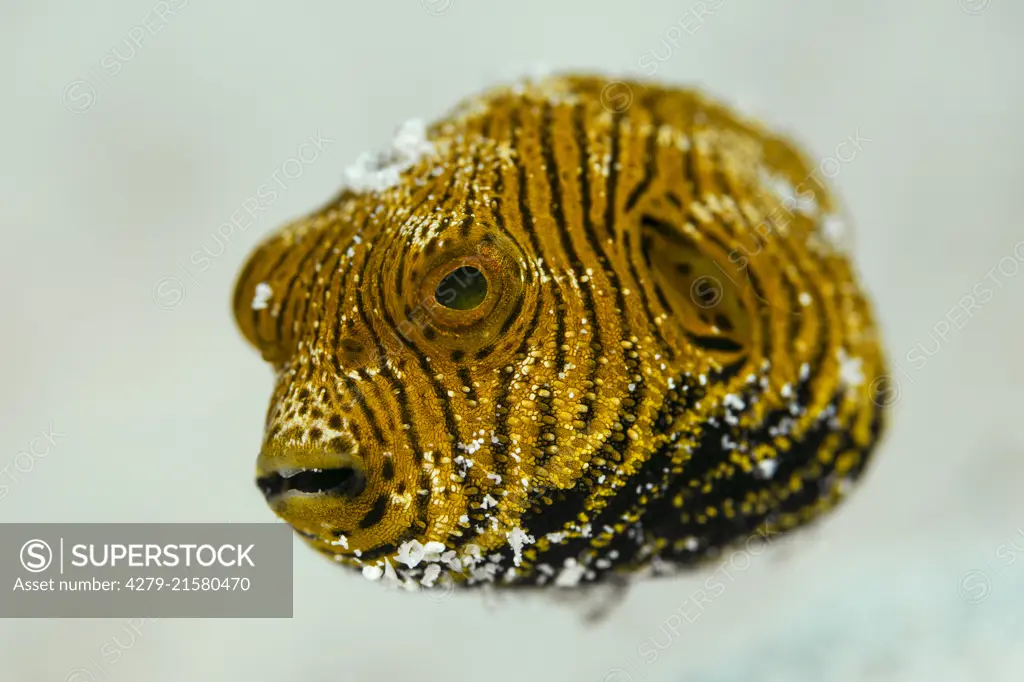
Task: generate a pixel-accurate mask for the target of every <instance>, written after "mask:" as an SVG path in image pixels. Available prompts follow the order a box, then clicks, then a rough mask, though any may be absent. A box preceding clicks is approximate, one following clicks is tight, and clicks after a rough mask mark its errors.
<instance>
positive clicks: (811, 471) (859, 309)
mask: <svg viewBox="0 0 1024 682" xmlns="http://www.w3.org/2000/svg"><path fill="white" fill-rule="evenodd" d="M838 221H839V217H838V216H837V209H836V207H835V204H834V200H833V198H832V197H831V196H830V195H829V193H828V192H827V190H826V188H825V187H824V186H823V185H822V183H821V182H820V181H819V179H818V174H817V173H816V170H815V168H814V167H813V166H812V165H811V164H810V163H809V162H808V161H807V159H806V158H805V157H804V156H803V155H802V154H801V153H800V152H798V151H797V150H796V149H795V148H794V147H793V145H792V144H791V143H790V142H789V141H788V140H786V139H784V138H781V137H777V136H775V135H773V134H772V133H770V132H768V131H767V130H765V129H763V128H762V127H760V126H759V125H758V124H756V123H753V122H749V121H745V120H742V119H740V118H738V117H737V115H736V114H734V113H733V112H731V111H730V110H729V109H727V108H725V107H724V106H722V105H720V104H717V103H715V102H713V101H710V100H709V99H707V98H705V97H704V96H703V95H701V94H700V93H699V92H695V91H690V90H680V89H675V88H669V87H663V86H659V85H656V84H652V83H641V82H625V83H623V82H608V81H606V80H602V79H600V78H595V77H582V76H579V77H577V76H568V77H552V78H548V79H544V80H541V81H536V82H528V83H524V84H519V85H515V86H512V87H500V88H496V89H493V90H490V91H488V92H486V93H484V94H482V95H480V96H478V97H476V98H473V99H470V100H468V101H467V102H465V103H463V104H462V105H461V106H460V107H458V108H457V109H456V110H454V112H453V113H452V114H451V115H450V116H449V117H447V118H445V119H444V120H442V121H440V122H438V123H435V124H433V125H431V126H429V127H425V126H423V125H422V124H416V123H415V122H413V123H409V124H406V125H405V126H404V127H403V128H402V129H401V131H400V132H399V134H398V136H397V138H396V139H395V142H394V144H393V147H392V149H390V150H389V151H388V152H385V153H383V154H380V155H378V156H364V157H362V158H360V160H359V161H358V162H357V163H356V164H355V166H353V168H352V169H350V171H349V186H348V188H347V189H345V190H343V191H342V192H341V193H340V194H339V195H338V196H337V197H336V198H335V199H334V200H333V201H331V202H330V203H328V204H327V205H326V206H324V207H323V208H322V209H320V210H319V211H317V212H315V213H313V214H312V215H310V216H308V217H306V218H304V219H302V220H298V221H297V222H294V223H292V224H290V225H287V226H285V227H284V228H283V229H281V230H280V231H278V232H277V233H275V234H273V235H272V236H270V237H269V238H268V239H267V240H265V241H264V242H263V243H262V244H261V245H259V246H258V247H257V248H256V249H255V251H254V252H253V253H252V254H251V256H250V257H249V259H248V261H247V263H246V264H245V267H244V269H243V271H242V273H241V275H240V277H239V279H238V282H237V285H236V290H235V293H234V311H235V315H236V318H237V322H238V325H239V326H240V328H241V331H242V333H243V334H244V335H245V337H246V338H247V339H248V340H249V341H250V342H251V343H252V344H253V345H254V346H255V347H256V348H257V349H259V351H260V352H261V353H262V355H263V357H264V358H265V359H266V360H267V361H269V362H270V363H272V365H273V367H274V369H275V371H276V376H277V379H276V387H275V390H274V393H273V397H272V399H271V403H270V409H269V411H268V413H267V416H266V431H265V436H264V440H263V445H262V451H261V452H260V455H259V458H258V461H257V473H256V475H257V483H258V485H259V487H260V488H261V490H262V491H263V493H264V495H265V496H266V499H267V502H268V504H269V505H270V507H271V508H272V509H273V510H274V512H275V513H276V514H277V515H279V516H280V517H281V518H283V519H285V520H286V521H287V522H288V523H290V524H291V525H292V526H293V527H294V528H295V530H296V531H297V532H298V533H300V534H301V535H302V536H303V537H304V538H305V539H306V540H307V542H308V543H309V544H310V545H311V546H312V547H314V548H315V549H316V550H318V551H320V552H321V553H323V554H326V555H329V556H332V557H333V558H334V559H335V560H336V561H338V562H340V563H342V564H345V565H347V566H351V567H354V568H357V569H360V570H361V571H362V573H363V574H364V575H365V576H366V577H368V578H370V579H374V580H380V579H383V580H385V581H391V582H401V583H404V584H405V585H406V586H409V587H416V586H420V585H423V586H427V587H431V586H437V585H439V584H441V583H442V582H444V581H447V584H451V583H452V582H454V583H459V584H465V585H484V584H487V585H495V586H523V585H533V586H540V585H549V586H559V587H573V586H578V585H584V584H589V583H595V582H602V581H604V582H611V581H613V580H615V581H618V580H621V579H622V578H623V577H629V576H635V575H641V574H651V573H655V574H658V573H665V572H671V571H673V570H675V569H679V568H684V567H689V566H693V565H695V564H698V563H700V562H702V561H704V560H706V559H708V558H711V557H714V556H716V555H717V554H719V553H720V552H721V551H722V549H723V548H726V547H728V546H730V545H731V544H734V543H737V542H742V541H745V540H747V539H749V538H752V537H758V536H761V537H769V536H772V535H775V534H777V533H781V532H785V531H787V530H789V529H792V528H795V527H797V526H800V525H802V524H805V523H807V522H809V521H811V520H813V519H815V518H817V517H819V516H820V515H822V514H823V513H824V512H826V511H827V510H829V509H830V508H832V507H833V506H834V505H836V503H837V502H838V501H839V500H841V499H842V498H843V497H844V495H845V494H846V493H847V492H848V490H849V489H850V487H851V484H852V483H853V482H854V481H856V480H857V478H858V477H859V476H860V475H861V473H862V472H863V470H864V468H865V465H866V464H867V462H868V459H869V456H870V454H871V452H872V449H873V447H874V445H875V443H876V440H877V439H878V437H879V433H880V431H881V427H882V421H883V410H882V403H883V402H884V401H883V400H880V399H879V396H880V394H882V393H884V391H885V390H886V383H885V375H884V371H885V370H884V359H883V356H882V351H881V349H880V342H879V338H878V336H877V334H876V330H875V327H874V323H873V320H872V313H871V310H870V308H869V303H868V302H867V300H866V299H865V296H864V295H863V294H862V293H861V290H860V288H859V286H858V284H857V282H856V279H855V273H854V271H853V269H852V267H851V264H850V262H849V261H848V259H847V257H846V256H845V255H844V254H843V253H842V251H841V249H839V248H838V247H837V246H836V245H834V244H833V243H832V242H831V241H830V235H831V234H832V233H833V232H834V229H833V228H834V226H835V225H836V224H837V222H838Z"/></svg>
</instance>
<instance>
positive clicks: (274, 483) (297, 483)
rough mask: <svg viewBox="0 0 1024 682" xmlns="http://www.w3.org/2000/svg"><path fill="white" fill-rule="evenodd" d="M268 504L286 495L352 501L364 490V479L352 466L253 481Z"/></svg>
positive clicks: (279, 474) (287, 471) (273, 474)
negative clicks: (324, 496)
mask: <svg viewBox="0 0 1024 682" xmlns="http://www.w3.org/2000/svg"><path fill="white" fill-rule="evenodd" d="M256 486H257V487H258V488H259V489H260V490H261V491H262V492H263V496H264V497H265V498H266V499H267V501H268V502H269V501H270V500H272V499H275V498H279V497H281V496H282V495H285V494H287V493H291V494H304V495H328V496H332V497H343V498H353V497H356V496H358V495H359V493H361V492H363V490H364V489H365V488H366V477H365V476H364V475H363V472H362V470H360V469H359V468H357V467H354V466H343V467H335V468H331V469H282V470H280V471H274V472H271V473H269V474H266V475H264V476H259V477H257V479H256Z"/></svg>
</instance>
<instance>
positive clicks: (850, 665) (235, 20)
mask: <svg viewBox="0 0 1024 682" xmlns="http://www.w3.org/2000/svg"><path fill="white" fill-rule="evenodd" d="M161 15H162V16H161ZM133 39H134V40H135V41H136V42H138V43H139V45H138V46H136V44H135V43H134V42H132V41H133ZM1022 45H1024V5H1022V4H1021V3H1019V2H1015V1H1013V0H905V1H903V2H898V3H893V2H889V1H888V0H843V1H842V2H840V1H838V0H831V1H830V2H818V3H807V2H797V0H777V1H774V2H764V1H763V0H724V1H722V0H703V2H694V1H693V0H677V1H675V2H667V1H663V0H649V1H646V2H635V3H626V2H612V1H610V0H605V1H597V0H572V1H568V0H559V1H558V2H554V1H552V0H546V1H544V2H541V1H539V0H538V1H533V0H529V1H528V0H520V1H519V2H515V3H498V2H480V1H476V2H472V1H470V0H454V2H452V0H436V1H429V2H428V1H427V0H424V2H420V0H402V1H401V2H397V1H391V2H377V3H371V2H362V3H352V2H326V1H324V2H314V1H312V0H306V1H295V2H289V3H252V2H238V1H232V2H216V3H201V2H197V1H196V0H193V1H192V2H187V1H186V0H167V2H157V3H156V4H155V5H154V2H152V1H151V0H117V1H116V2H105V3H72V2H66V1H65V2H49V3H47V2H36V3H29V2H25V1H18V0H4V2H3V3H2V5H0V71H2V73H3V77H2V81H0V82H2V86H3V92H4V104H3V108H2V114H0V122H2V126H0V151H2V164H0V177H2V182H0V229H2V230H3V247H2V248H0V290H2V291H3V292H4V296H5V301H6V305H5V306H4V314H3V316H2V318H0V331H2V335H3V342H2V347H3V353H2V356H0V358H2V359H0V419H2V424H0V426H2V428H0V468H2V467H8V468H7V469H6V470H3V471H5V474H6V476H7V477H8V478H5V479H4V480H0V484H5V485H7V487H8V489H7V490H6V492H5V494H4V495H3V499H0V521H3V522H19V521H72V520H73V521H140V522H141V521H195V522H213V521H268V520H270V512H269V510H268V509H266V507H265V506H264V503H263V500H262V498H261V496H260V495H259V493H258V492H257V490H256V488H255V486H254V485H253V481H252V472H253V465H254V461H255V455H256V449H257V447H258V445H259V442H260V435H261V434H260V428H261V424H262V419H263V413H264V409H265V407H266V403H267V400H268V397H269V391H270V387H271V377H270V374H269V371H268V369H267V368H266V367H265V366H264V365H263V364H262V362H261V361H260V360H259V359H258V358H257V356H256V354H255V353H254V352H253V351H252V350H250V349H249V348H248V347H247V346H245V345H244V344H243V342H242V340H241V338H240V336H239V335H238V334H237V333H236V331H235V329H234V326H233V323H232V320H231V318H230V317H229V312H228V299H229V293H230V288H231V285H232V283H233V279H234V277H235V274H236V272H237V270H238V268H239V265H240V262H241V260H242V259H243V258H244V256H245V255H246V253H247V252H248V250H249V248H250V247H251V246H252V245H253V243H254V242H256V241H257V240H258V239H260V237H261V236H262V235H264V234H266V233H267V231H268V230H270V229H272V228H274V227H275V226H277V225H279V224H280V223H282V222H283V221H285V220H287V219H289V218H291V217H294V216H296V215H298V214H301V213H303V212H305V211H307V210H309V209H311V208H313V207H315V206H317V205H318V204H319V203H320V202H321V201H323V200H325V199H326V198H327V197H328V196H329V195H331V194H332V193H333V192H335V190H336V189H337V188H338V186H339V183H340V182H341V179H342V173H343V169H344V168H345V166H346V165H347V164H349V163H350V162H351V161H352V160H353V159H354V158H355V157H356V156H357V154H358V153H359V152H362V151H364V150H365V149H367V148H373V147H377V146H379V145H381V144H383V143H384V142H386V141H387V139H388V138H389V137H390V134H391V132H392V131H393V130H394V128H395V127H396V126H397V125H398V124H399V123H400V122H402V121H403V120H405V119H407V118H410V117H424V118H427V119H430V118H433V117H436V116H438V115H441V114H442V113H443V112H444V111H445V110H446V109H447V108H448V107H449V106H451V105H452V104H454V103H455V102H456V101H457V100H458V99H459V98H461V97H463V96H465V95H467V94H470V93H472V92H474V91H476V90H478V89H480V88H481V87H484V86H485V85H487V84H489V83H491V82H493V81H495V80H507V79H508V78H510V77H513V76H516V75H519V74H522V73H526V72H529V71H531V70H533V69H535V68H537V66H538V65H543V66H546V67H548V68H552V69H557V70H561V69H569V68H578V69H586V70H601V71H606V72H611V73H619V74H628V75H635V76H639V75H649V74H651V73H652V72H654V77H655V78H657V79H660V80H666V81H671V82H678V83H690V84H703V86H704V87H706V88H708V89H709V90H711V91H712V92H713V93H715V94H717V95H719V96H721V97H723V98H726V99H728V100H730V101H733V102H735V103H737V104H738V105H740V106H741V107H743V108H745V109H746V110H748V111H753V112H756V113H758V114H761V115H764V116H765V117H766V118H768V119H769V120H770V121H772V122H773V123H775V124H776V125H781V126H784V127H785V128H787V129H789V130H792V131H795V132H796V134H797V136H798V137H799V139H800V140H801V141H802V142H803V143H804V144H805V145H806V147H807V149H808V150H809V151H810V153H811V154H813V155H814V156H816V157H817V158H819V159H826V158H827V157H829V156H831V155H833V152H834V150H835V148H836V146H837V145H838V144H839V143H841V142H842V141H844V140H846V139H847V138H849V137H851V136H855V135H857V134H859V135H860V137H861V138H862V139H864V138H867V139H868V140H870V141H869V142H865V143H863V144H862V149H861V150H860V151H859V152H858V153H857V155H856V157H855V158H854V159H853V160H852V161H849V162H848V163H844V164H842V165H841V167H839V168H838V170H837V171H833V170H828V172H829V173H833V174H835V175H836V177H835V178H834V180H833V182H834V184H835V185H836V186H837V187H838V189H839V191H840V193H841V194H842V196H843V198H844V200H845V203H846V205H847V207H848V209H849V210H850V213H851V215H852V216H853V218H854V220H855V223H856V233H855V239H854V240H853V246H854V251H855V254H856V257H857V262H858V265H859V269H860V271H861V273H862V275H863V279H864V281H865V283H866V285H867V286H868V287H869V289H870V291H871V292H872V294H873V296H874V298H875V300H876V301H877V306H878V315H879V317H880V319H881V321H882V323H883V327H884V329H885V332H886V340H887V344H888V347H889V350H890V352H891V356H892V359H893V361H894V362H895V363H896V364H897V365H898V366H899V368H900V369H894V376H895V378H896V379H897V381H898V384H899V389H900V393H899V395H898V398H899V399H898V401H897V402H896V406H895V411H894V416H893V420H892V428H891V429H890V431H889V433H888V437H887V439H886V441H885V443H884V445H883V447H882V448H881V450H880V451H879V453H878V455H877V459H876V460H875V465H874V466H873V467H872V468H871V470H870V475H869V476H867V478H866V479H865V481H864V484H863V486H862V487H861V489H860V490H859V491H858V493H857V494H856V495H855V496H854V497H853V498H852V499H851V501H850V502H849V503H848V504H846V505H845V506H844V507H843V508H842V509H841V511H839V512H838V513H837V514H836V515H834V516H833V517H831V518H830V519H829V520H828V521H827V522H825V523H823V524H821V525H819V526H817V527H816V528H814V529H813V530H811V531H810V532H807V533H804V534H801V535H800V536H799V537H797V538H796V539H795V540H793V541H791V542H789V543H788V544H786V545H784V546H779V547H773V548H772V549H771V551H769V552H767V553H765V554H762V555H760V556H757V557H750V556H742V557H733V559H732V560H733V562H734V564H735V566H739V567H742V570H738V569H737V568H735V566H734V568H733V569H732V570H731V574H732V578H733V579H732V580H727V589H726V591H725V592H724V594H722V595H721V596H719V597H717V598H715V599H714V600H713V601H712V603H710V604H707V603H706V604H704V606H703V611H701V612H700V615H699V618H698V619H697V620H696V622H693V623H689V622H686V621H683V622H682V624H681V625H680V624H679V618H678V615H676V616H673V614H674V613H675V614H679V613H680V610H685V611H686V612H687V613H692V612H693V610H694V608H693V607H692V605H690V602H688V601H687V600H688V599H689V598H690V597H691V595H693V594H694V592H695V590H698V589H700V588H701V587H702V586H703V584H704V582H705V580H706V579H707V575H696V576H693V577H688V578H683V579H678V580H665V581H660V582H655V583H649V584H644V585H641V586H638V587H636V588H634V589H633V591H632V592H631V593H630V595H629V598H628V599H627V601H626V602H625V603H624V604H623V605H622V607H621V608H619V609H618V610H617V611H615V612H614V613H613V614H612V617H611V618H610V619H609V620H607V621H606V622H604V623H603V624H601V625H598V626H596V627H593V628H589V629H588V628H584V627H582V626H581V624H580V617H579V610H578V609H574V608H571V607H568V606H566V605H564V604H559V603H554V601H553V600H551V599H548V598H539V599H531V600H526V601H503V602H500V603H497V604H490V603H484V602H482V601H481V600H480V599H479V597H478V596H477V595H467V596H461V595H456V596H455V597H454V598H452V599H450V600H447V601H444V602H443V603H434V602H432V601H430V600H428V599H427V598H426V597H425V596H423V595H405V594H393V593H387V592H385V591H383V590H381V589H377V588H376V587H375V586H371V585H369V584H367V583H366V581H364V580H362V579H361V578H359V577H358V576H354V575H350V574H347V573H343V572H341V571H339V570H338V569H337V568H336V567H335V566H333V565H331V564H330V563H329V562H327V561H324V560H323V559H321V558H320V557H318V556H316V555H314V554H313V553H312V552H309V551H307V550H306V549H305V548H304V547H302V546H299V545H298V544H297V545H296V554H295V616H294V618H293V619H291V620H263V621H255V620H254V621H231V620H206V621H197V620H185V621H169V620H164V621H159V622H154V623H147V624H146V625H145V626H144V627H143V628H142V634H141V635H137V636H135V637H134V638H132V637H131V636H130V630H126V628H127V627H128V625H127V624H126V623H125V622H124V621H114V620H102V621H94V620H66V621H44V620H35V621H2V622H0V679H3V680H5V681H6V680H12V681H18V682H20V681H22V680H25V681H29V682H34V681H35V680H54V681H58V680H65V679H67V680H73V682H89V680H91V679H96V680H113V681H129V680H147V681H148V680H152V681H154V682H160V681H164V680H167V681H170V680H218V681H220V680H247V681H257V680H282V679H295V680H309V681H310V682H316V681H320V680H323V681H326V680H355V681H361V680H380V679H413V678H415V679H420V680H446V681H451V682H455V681H459V680H474V681H479V680H492V681H493V682H500V681H504V680H521V679H532V680H552V681H557V682H574V681H576V680H580V681H591V680H592V681H594V682H597V681H599V680H603V681H605V682H618V681H620V680H637V681H640V680H650V681H652V682H656V681H659V680H684V679H685V680H740V679H742V680H748V679H764V680H772V679H785V680H790V681H797V680H800V679H809V680H811V679H813V680H846V679H850V680H860V679H864V680H867V679H871V680H876V679H886V680H888V679H892V680H926V679H927V680H929V681H932V680H947V679H948V680H975V679H999V680H1011V679H1013V680H1019V679H1020V676H1021V675H1022V674H1024V673H1022V672H1021V671H1022V670H1024V661H1022V660H1021V654H1020V652H1019V651H1018V649H1019V648H1020V647H1019V644H1020V642H1021V641H1024V614H1022V613H1021V610H1022V609H1024V595H1022V593H1024V557H1017V556H1016V554H1015V555H1014V556H1013V558H1014V559H1018V558H1019V559H1020V560H1019V561H1016V562H1014V561H1008V559H1007V557H1008V555H1007V554H1006V551H1004V550H1006V548H1007V543H1012V542H1013V539H1014V538H1016V546H1017V547H1019V548H1024V530H1021V529H1022V528H1024V504H1021V501H1020V500H1021V494H1020V490H1021V486H1022V480H1024V435H1022V433H1021V428H1020V423H1021V422H1020V419H1021V416H1020V404H1021V399H1020V386H1021V385H1022V384H1024V362H1022V361H1021V353H1022V350H1024V315H1022V314H1021V313H1022V311H1024V308H1022V303H1024V275H1020V276H1018V269H1019V268H1020V267H1021V262H1022V260H1024V244H1021V245H1020V246H1017V245H1018V244H1019V243H1021V241H1022V240H1024V229H1022V224H1021V217H1022V214H1021V211H1020V203H1019V202H1020V200H1019V196H1020V188H1021V187H1022V186H1024V163H1022V161H1021V159H1024V133H1022V132H1021V127H1020V126H1021V123H1022V121H1024V94H1022V93H1024V70H1022V68H1021V67H1022V66H1024V47H1022ZM318 134H320V135H322V136H323V137H325V138H328V139H329V140H331V142H328V143H325V144H324V148H323V151H322V152H321V153H320V154H319V155H318V156H317V158H316V159H315V160H314V161H312V162H310V163H306V164H302V165H301V168H300V169H299V170H298V171H297V170H296V169H297V166H296V165H295V162H289V161H288V160H289V159H292V158H294V157H295V155H296V150H297V148H298V147H299V145H300V144H302V143H303V142H304V141H306V140H308V139H309V138H310V137H311V136H313V137H315V136H317V135H318ZM307 156H308V153H307ZM285 164H288V165H287V166H285ZM283 167H284V168H285V169H286V170H287V175H289V176H292V177H286V176H285V174H283V173H282V172H281V169H282V168H283ZM827 168H829V169H832V168H836V166H828V167H827ZM275 173H276V174H277V176H278V177H279V178H283V182H284V183H285V184H286V186H287V189H281V190H280V191H279V194H278V197H277V199H276V200H275V201H274V202H273V203H272V205H270V206H269V208H268V209H267V210H266V211H265V212H264V213H263V214H261V215H260V216H259V220H258V221H257V222H256V223H255V224H253V225H252V226H251V227H249V228H248V229H247V230H245V231H244V232H241V231H237V230H236V231H235V233H234V234H233V235H231V239H230V243H228V244H227V245H226V246H223V244H224V242H223V240H221V242H220V243H218V242H217V241H216V237H215V236H214V235H215V234H216V230H217V229H218V228H219V226H221V225H222V224H223V223H224V222H225V221H227V220H229V219H230V217H231V215H232V213H234V212H235V211H237V210H238V209H240V207H241V206H242V204H243V202H245V201H246V199H247V198H249V197H250V196H252V195H253V194H254V193H255V192H256V189H257V187H259V186H260V185H261V184H263V183H265V182H268V181H271V182H273V180H271V178H272V177H273V176H274V174H275ZM1015 247H1016V248H1017V251H1016V255H1015V253H1014V248H1015ZM204 248H205V249H207V250H209V252H210V253H211V254H213V255H211V256H210V257H209V260H208V261H202V260H199V259H197V261H198V263H197V261H193V260H192V258H193V255H194V254H196V253H197V252H199V253H202V252H203V249H204ZM985 282H987V284H984V283H985ZM979 285H980V286H981V289H975V287H977V286H979ZM980 290H985V291H989V292H990V295H989V296H988V297H982V296H976V299H975V300H976V301H979V302H981V301H982V300H983V298H984V301H983V302H982V303H980V307H978V308H975V309H974V310H973V311H972V313H971V316H969V317H966V316H964V315H958V314H957V313H956V312H955V311H954V312H953V313H951V312H950V311H951V309H953V308H954V307H956V306H957V305H958V302H959V301H961V299H962V297H964V296H965V295H968V294H972V291H974V292H975V294H977V292H978V291H980ZM944 320H946V321H945V322H944ZM950 320H955V323H953V322H951V321H950ZM926 352H927V354H926ZM922 359H923V360H922ZM47 432H52V433H51V437H52V438H53V440H54V442H55V444H54V445H52V446H49V447H48V448H46V456H45V457H32V458H30V459H26V456H19V455H18V453H20V452H24V451H25V450H26V448H28V447H29V444H30V443H31V442H32V441H33V438H36V437H37V436H38V435H40V434H41V433H47ZM36 442H37V443H38V442H39V441H36ZM36 450H37V451H39V450H41V448H40V447H39V446H38V445H37V447H36ZM19 457H20V459H18V458H19ZM16 459H18V461H17V463H15V460H16ZM12 475H13V476H16V477H17V482H16V483H13V484H12V482H11V480H9V478H10V477H11V476H12ZM1021 553H1024V551H1022V552H1021ZM0 598H2V597H0ZM691 617H692V616H691ZM112 638H117V640H118V641H119V642H120V643H121V644H128V643H131V646H129V647H125V650H124V651H123V655H122V656H120V660H118V661H117V662H116V663H112V662H111V661H110V660H109V657H105V656H104V655H102V654H101V653H100V652H101V648H102V647H103V646H104V645H105V644H109V643H110V642H111V640H112ZM801 670H802V671H803V672H800V671H801Z"/></svg>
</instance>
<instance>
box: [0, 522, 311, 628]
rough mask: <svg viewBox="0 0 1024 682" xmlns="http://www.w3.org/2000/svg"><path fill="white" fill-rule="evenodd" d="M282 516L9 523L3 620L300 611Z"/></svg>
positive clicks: (1, 552) (0, 585) (2, 528)
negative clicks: (268, 519)
mask: <svg viewBox="0 0 1024 682" xmlns="http://www.w3.org/2000/svg"><path fill="white" fill-rule="evenodd" d="M291 616H292V530H291V528H290V527H289V526H287V525H285V524H283V523H153V524H151V523H24V524H23V523H17V524H0V618H116V617H125V618H143V617H145V618H291Z"/></svg>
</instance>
